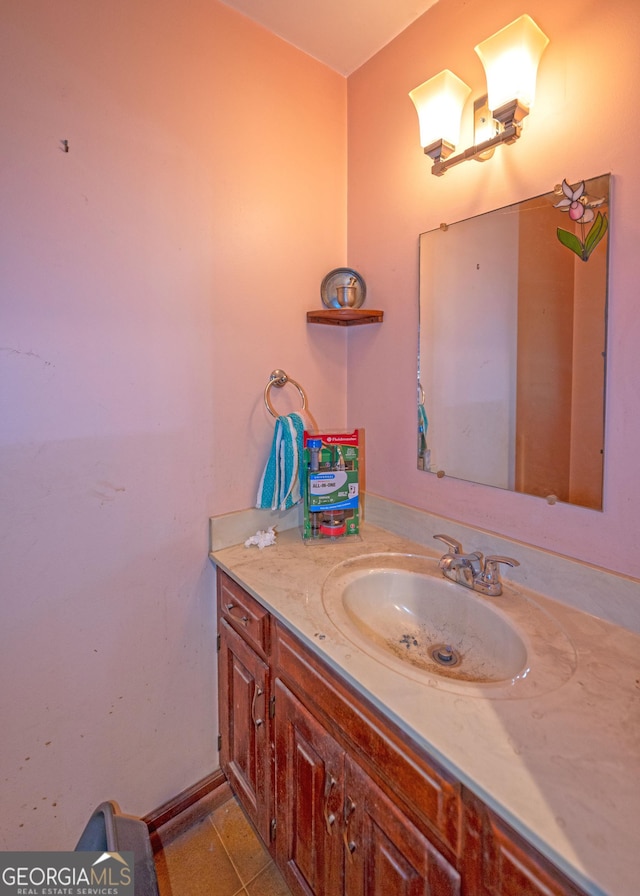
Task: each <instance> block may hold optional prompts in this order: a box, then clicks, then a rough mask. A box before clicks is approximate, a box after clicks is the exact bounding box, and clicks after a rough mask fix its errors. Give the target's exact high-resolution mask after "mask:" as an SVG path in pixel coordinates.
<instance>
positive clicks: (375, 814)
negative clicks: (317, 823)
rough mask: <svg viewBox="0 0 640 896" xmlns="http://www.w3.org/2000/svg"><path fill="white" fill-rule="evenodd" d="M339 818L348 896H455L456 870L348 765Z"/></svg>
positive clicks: (457, 890)
mask: <svg viewBox="0 0 640 896" xmlns="http://www.w3.org/2000/svg"><path fill="white" fill-rule="evenodd" d="M343 816H344V818H343V821H344V828H343V830H344V846H345V855H346V859H345V872H344V873H345V893H347V894H348V896H391V894H393V896H459V894H460V875H459V874H458V872H457V871H456V869H455V868H454V867H453V866H452V865H450V864H449V862H448V861H447V860H446V859H445V858H444V856H443V855H441V853H440V852H439V851H438V850H437V849H436V847H435V846H434V845H433V844H432V843H431V842H430V841H429V840H427V838H426V837H425V836H424V835H423V834H422V833H420V831H419V830H418V829H417V828H416V827H415V826H414V825H413V824H412V823H411V822H410V821H409V819H408V818H407V817H406V816H405V815H403V813H402V812H401V811H400V810H399V809H398V808H396V806H395V805H394V804H393V803H392V802H391V800H390V799H389V798H388V797H387V796H386V795H385V794H384V793H383V792H382V790H380V788H379V787H377V785H376V784H374V783H373V781H372V780H371V779H370V778H369V777H368V775H366V774H365V772H364V771H363V770H362V769H361V768H360V767H359V766H358V765H356V764H355V763H354V762H353V760H351V759H347V761H346V771H345V796H344V810H343Z"/></svg>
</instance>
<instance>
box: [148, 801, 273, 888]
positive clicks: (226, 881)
mask: <svg viewBox="0 0 640 896" xmlns="http://www.w3.org/2000/svg"><path fill="white" fill-rule="evenodd" d="M155 859H156V870H157V875H158V888H159V890H160V896H290V891H289V889H288V888H287V886H286V884H285V883H284V881H283V879H282V876H281V875H280V872H279V871H278V869H277V868H276V866H275V865H274V863H273V860H272V859H271V856H270V855H269V853H268V852H267V850H266V849H265V848H264V846H263V845H262V843H261V841H260V840H259V839H258V837H257V835H256V833H255V832H254V830H253V828H252V827H251V825H250V823H249V822H248V821H247V818H246V816H245V814H244V812H243V811H242V809H241V808H240V805H239V804H238V802H237V800H236V799H235V798H233V799H230V800H228V801H227V802H226V803H224V804H223V805H222V806H219V807H218V808H217V809H214V810H213V811H212V812H211V814H209V815H207V816H205V818H203V819H202V820H201V821H199V822H198V823H197V824H194V825H193V826H192V827H191V828H189V829H188V830H187V831H185V832H184V833H181V834H180V835H178V836H177V837H176V838H175V839H174V840H171V841H170V842H169V843H167V844H166V845H164V846H163V848H162V849H161V850H160V851H159V852H157V853H156V856H155Z"/></svg>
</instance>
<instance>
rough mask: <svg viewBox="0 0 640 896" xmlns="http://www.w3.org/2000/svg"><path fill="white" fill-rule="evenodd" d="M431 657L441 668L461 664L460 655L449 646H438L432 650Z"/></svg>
mask: <svg viewBox="0 0 640 896" xmlns="http://www.w3.org/2000/svg"><path fill="white" fill-rule="evenodd" d="M431 656H432V657H433V659H434V660H435V661H436V663H438V665H439V666H457V665H458V663H459V662H460V654H458V653H456V651H455V650H454V649H453V647H451V646H450V645H449V644H436V646H435V647H434V648H432V650H431Z"/></svg>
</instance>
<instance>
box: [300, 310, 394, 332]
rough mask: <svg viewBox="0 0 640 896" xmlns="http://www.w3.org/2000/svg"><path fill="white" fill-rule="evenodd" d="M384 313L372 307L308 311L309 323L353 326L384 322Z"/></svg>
mask: <svg viewBox="0 0 640 896" xmlns="http://www.w3.org/2000/svg"><path fill="white" fill-rule="evenodd" d="M383 315H384V312H383V311H375V310H374V309H372V308H335V309H333V308H328V309H324V310H322V311H307V323H308V324H328V325H329V326H332V327H353V326H356V325H357V324H379V323H382V317H383Z"/></svg>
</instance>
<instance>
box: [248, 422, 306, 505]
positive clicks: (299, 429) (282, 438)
mask: <svg viewBox="0 0 640 896" xmlns="http://www.w3.org/2000/svg"><path fill="white" fill-rule="evenodd" d="M303 433H304V422H303V420H302V417H301V416H300V414H288V415H287V416H286V417H278V418H277V419H276V427H275V431H274V434H273V444H272V446H271V453H270V455H269V459H268V460H267V465H266V466H265V468H264V473H263V474H262V478H261V480H260V485H259V486H258V497H257V500H256V507H259V508H270V509H271V510H287V508H289V507H293V505H294V504H298V503H299V502H300V500H301V499H302V492H301V489H300V468H301V465H302V437H303Z"/></svg>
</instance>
